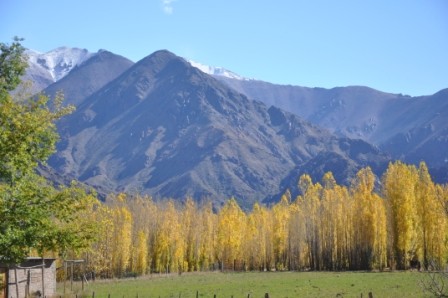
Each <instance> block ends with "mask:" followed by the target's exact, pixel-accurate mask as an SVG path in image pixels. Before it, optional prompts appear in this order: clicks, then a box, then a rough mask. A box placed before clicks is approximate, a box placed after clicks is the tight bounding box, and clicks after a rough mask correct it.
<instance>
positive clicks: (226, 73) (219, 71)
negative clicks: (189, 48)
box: [188, 60, 248, 80]
mask: <svg viewBox="0 0 448 298" xmlns="http://www.w3.org/2000/svg"><path fill="white" fill-rule="evenodd" d="M188 62H189V63H190V64H191V66H193V67H196V68H197V69H199V70H200V71H202V72H204V73H206V74H209V75H212V76H217V77H224V78H229V79H235V80H248V79H247V78H244V77H242V76H240V75H239V74H236V73H234V72H232V71H230V70H228V69H225V68H223V67H215V66H209V65H205V64H201V63H199V62H195V61H192V60H188Z"/></svg>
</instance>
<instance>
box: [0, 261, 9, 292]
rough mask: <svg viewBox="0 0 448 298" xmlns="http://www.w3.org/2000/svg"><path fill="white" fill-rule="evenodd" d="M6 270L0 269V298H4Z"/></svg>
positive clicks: (6, 281) (6, 282) (6, 283)
mask: <svg viewBox="0 0 448 298" xmlns="http://www.w3.org/2000/svg"><path fill="white" fill-rule="evenodd" d="M7 272H8V269H7V268H0V298H6V286H7V285H8V280H7V279H6V277H7V276H6V273H7Z"/></svg>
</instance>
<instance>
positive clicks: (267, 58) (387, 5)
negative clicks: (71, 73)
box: [0, 0, 448, 95]
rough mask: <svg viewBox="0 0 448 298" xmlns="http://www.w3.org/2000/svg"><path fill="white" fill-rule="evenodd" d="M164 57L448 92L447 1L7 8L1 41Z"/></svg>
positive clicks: (248, 0) (105, 0) (18, 3)
mask: <svg viewBox="0 0 448 298" xmlns="http://www.w3.org/2000/svg"><path fill="white" fill-rule="evenodd" d="M15 35H17V36H20V37H23V38H25V41H24V43H23V44H24V45H25V46H26V47H28V48H31V49H34V50H37V51H40V52H46V51H49V50H51V49H54V48H56V47H59V46H70V47H79V48H86V49H88V50H89V51H92V52H96V51H97V50H99V49H107V50H109V51H112V52H114V53H116V54H119V55H122V56H125V57H127V58H129V59H131V60H133V61H138V60H139V59H141V58H143V57H145V56H147V55H149V54H151V53H152V52H154V51H156V50H159V49H168V50H170V51H172V52H173V53H175V54H177V55H179V56H182V57H185V58H188V59H192V60H195V61H197V62H200V63H203V64H208V65H212V66H222V67H225V68H227V69H229V70H232V71H234V72H236V73H238V74H240V75H242V76H245V77H250V78H256V79H260V80H264V81H269V82H273V83H280V84H291V85H299V86H307V87H325V88H332V87H336V86H348V85H364V86H370V87H372V88H375V89H378V90H381V91H385V92H393V93H403V94H409V95H427V94H433V93H435V92H437V91H439V90H440V89H443V88H448V1H446V0H394V1H387V0H337V1H336V0H327V1H323V0H309V1H302V0H276V1H273V0H257V1H255V0H238V1H236V0H128V1H123V0H119V1H118V0H89V1H87V0H77V1H73V0H59V1H56V0H38V1H37V0H0V41H1V42H10V41H11V38H12V37H13V36H15Z"/></svg>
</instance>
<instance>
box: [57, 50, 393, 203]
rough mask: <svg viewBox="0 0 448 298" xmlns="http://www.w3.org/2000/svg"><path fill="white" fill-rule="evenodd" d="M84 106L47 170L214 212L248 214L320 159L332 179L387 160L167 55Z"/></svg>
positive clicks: (314, 169)
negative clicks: (244, 210) (232, 203)
mask: <svg viewBox="0 0 448 298" xmlns="http://www.w3.org/2000/svg"><path fill="white" fill-rule="evenodd" d="M71 77H72V74H69V75H68V76H67V77H66V80H70V79H71ZM80 102H81V103H80V104H79V106H78V109H77V111H76V112H75V113H74V114H73V115H71V116H69V117H67V118H66V119H64V120H63V121H61V123H60V125H59V128H60V132H61V136H62V142H61V143H60V144H59V148H58V153H57V154H56V155H55V156H53V157H52V158H51V160H50V165H52V166H53V167H54V168H55V169H56V170H57V171H58V172H59V173H61V174H63V175H65V174H67V175H73V176H75V177H77V178H79V179H80V180H82V181H84V182H86V183H88V184H90V185H93V186H100V187H103V188H105V189H107V190H109V191H126V192H131V193H132V192H138V193H149V194H151V195H153V196H156V197H173V198H176V199H177V198H184V197H186V196H192V197H194V198H195V199H201V198H209V199H212V200H213V201H214V202H215V204H219V202H222V201H224V200H225V199H227V198H229V197H231V196H235V197H236V198H237V199H238V200H239V201H240V203H241V204H242V205H243V206H246V207H247V206H249V205H251V204H252V203H253V202H254V201H259V200H263V199H265V198H270V197H272V196H276V195H278V194H279V193H281V192H283V191H284V189H283V188H282V183H283V184H284V179H286V178H287V177H288V176H289V175H290V174H291V173H297V175H298V174H300V173H302V172H303V171H307V172H310V173H311V174H312V175H313V174H315V175H321V174H322V172H321V171H322V169H323V168H325V166H324V164H325V163H326V158H325V156H330V155H331V156H332V158H333V159H334V160H335V162H334V163H333V165H332V166H329V167H327V168H325V169H326V170H331V171H333V172H334V173H335V175H336V176H337V177H343V175H342V174H341V173H350V174H353V173H354V172H355V171H356V169H358V168H359V167H361V166H365V165H373V166H374V167H377V166H378V167H379V166H380V165H383V164H385V163H386V162H387V160H388V158H387V156H385V155H382V154H381V153H380V152H379V151H378V149H376V148H374V147H372V146H371V145H369V144H367V143H365V142H364V141H360V140H358V141H353V140H350V139H347V138H344V139H341V138H338V137H336V136H335V135H333V134H331V133H330V132H328V131H326V130H322V129H319V128H317V127H315V126H312V125H310V124H308V123H307V122H305V121H303V120H302V119H300V118H299V117H297V116H295V115H293V114H289V113H287V112H284V111H282V110H280V109H278V108H274V107H271V108H269V109H268V108H267V107H266V106H265V105H264V104H262V103H260V102H257V101H252V100H249V99H248V98H247V97H246V96H244V95H241V94H239V93H237V92H236V91H234V90H233V89H231V88H229V87H227V86H225V85H224V84H222V83H221V82H219V81H217V80H216V79H214V78H212V77H211V76H209V75H206V74H204V73H203V72H201V71H199V70H198V69H196V68H194V67H192V66H191V65H190V64H189V63H188V62H186V61H185V60H183V59H182V58H179V57H177V56H175V55H174V54H172V53H170V52H168V51H158V52H156V53H154V54H152V55H150V56H148V57H146V58H144V59H142V60H141V61H139V62H137V63H136V64H134V65H133V66H132V67H130V68H129V69H128V70H126V71H125V72H124V73H123V74H121V75H120V76H119V77H117V78H116V79H115V80H113V81H111V82H110V83H109V84H107V85H106V86H104V87H103V88H101V89H100V90H98V91H97V92H95V93H93V94H92V95H91V96H90V97H88V98H86V99H84V100H82V101H80ZM339 161H340V162H339ZM310 164H312V166H310ZM316 178H319V179H320V178H321V177H320V176H319V177H316ZM291 179H293V180H295V181H296V180H297V179H298V176H297V177H291ZM344 179H347V177H344Z"/></svg>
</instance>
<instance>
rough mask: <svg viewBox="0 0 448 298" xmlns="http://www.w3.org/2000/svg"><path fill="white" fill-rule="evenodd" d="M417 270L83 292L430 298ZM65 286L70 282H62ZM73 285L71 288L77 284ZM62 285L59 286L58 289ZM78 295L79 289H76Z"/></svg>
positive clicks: (216, 277)
mask: <svg viewBox="0 0 448 298" xmlns="http://www.w3.org/2000/svg"><path fill="white" fill-rule="evenodd" d="M424 276H425V275H424V273H418V272H382V273H374V272H260V273H219V272H212V273H189V274H183V275H180V276H179V275H152V276H148V277H145V278H138V279H122V280H108V281H96V282H95V283H89V285H88V286H87V289H86V290H85V291H84V295H83V297H92V293H93V292H95V297H97V298H101V297H108V295H109V294H110V297H111V298H114V297H128V298H131V297H139V298H144V297H148V298H149V297H155V298H158V297H161V298H163V297H173V298H178V297H182V298H195V297H196V292H197V291H198V296H199V297H211V298H213V297H214V295H216V298H221V297H228V298H230V297H234V298H237V297H241V298H243V297H244V298H247V297H248V295H249V294H250V297H251V298H256V297H260V298H263V297H265V293H269V297H270V298H286V297H289V298H292V297H369V296H368V293H369V292H372V294H373V297H431V296H430V295H428V294H425V293H424V292H423V291H422V289H421V287H420V286H419V281H420V280H421V279H422V278H424ZM66 286H67V288H69V287H70V284H69V283H67V284H66ZM79 286H80V285H79V284H76V285H75V287H79ZM61 287H62V284H60V285H59V290H60V292H62V288H61ZM67 291H68V290H67ZM75 292H77V293H78V297H80V295H79V294H80V293H81V292H80V291H75Z"/></svg>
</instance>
